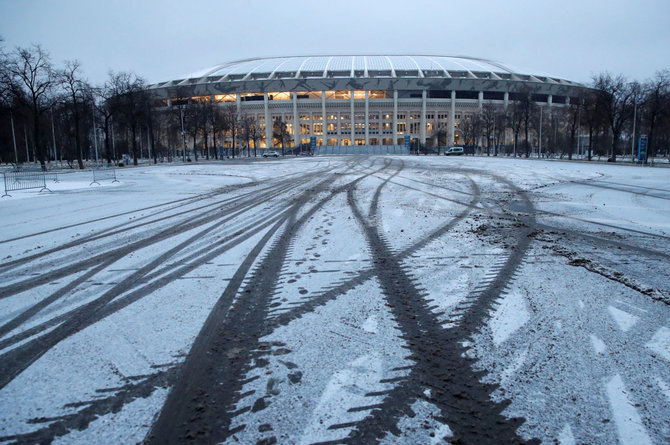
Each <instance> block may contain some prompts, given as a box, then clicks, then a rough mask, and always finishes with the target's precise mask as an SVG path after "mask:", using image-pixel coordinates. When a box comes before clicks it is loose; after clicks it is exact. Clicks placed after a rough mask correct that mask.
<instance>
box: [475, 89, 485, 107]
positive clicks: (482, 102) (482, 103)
mask: <svg viewBox="0 0 670 445" xmlns="http://www.w3.org/2000/svg"><path fill="white" fill-rule="evenodd" d="M477 99H478V100H479V103H478V105H479V111H482V105H484V92H483V91H480V92H479V96H478V97H477Z"/></svg>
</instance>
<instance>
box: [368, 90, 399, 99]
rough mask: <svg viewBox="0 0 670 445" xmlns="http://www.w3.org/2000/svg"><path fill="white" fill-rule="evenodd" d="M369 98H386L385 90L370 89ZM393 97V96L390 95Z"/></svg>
mask: <svg viewBox="0 0 670 445" xmlns="http://www.w3.org/2000/svg"><path fill="white" fill-rule="evenodd" d="M368 97H369V98H370V99H386V97H387V96H386V91H384V90H370V95H369V96H368ZM391 97H393V96H391Z"/></svg>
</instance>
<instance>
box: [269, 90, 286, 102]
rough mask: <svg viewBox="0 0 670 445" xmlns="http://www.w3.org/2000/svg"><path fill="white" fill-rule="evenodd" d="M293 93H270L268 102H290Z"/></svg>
mask: <svg viewBox="0 0 670 445" xmlns="http://www.w3.org/2000/svg"><path fill="white" fill-rule="evenodd" d="M289 99H291V93H290V92H289V91H282V92H274V93H268V100H289Z"/></svg>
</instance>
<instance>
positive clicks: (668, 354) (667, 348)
mask: <svg viewBox="0 0 670 445" xmlns="http://www.w3.org/2000/svg"><path fill="white" fill-rule="evenodd" d="M645 346H647V347H648V348H649V349H651V350H652V351H654V352H655V353H657V354H658V355H660V356H661V357H663V358H664V359H666V360H667V361H669V362H670V329H668V328H666V327H663V328H661V329H659V330H658V331H656V333H655V334H654V336H653V337H652V338H651V340H650V341H649V343H647V344H646V345H645Z"/></svg>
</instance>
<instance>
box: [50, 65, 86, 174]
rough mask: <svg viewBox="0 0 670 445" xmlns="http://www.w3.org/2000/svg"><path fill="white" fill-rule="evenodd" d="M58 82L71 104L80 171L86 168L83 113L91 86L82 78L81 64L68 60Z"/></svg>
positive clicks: (60, 72) (58, 72) (58, 73)
mask: <svg viewBox="0 0 670 445" xmlns="http://www.w3.org/2000/svg"><path fill="white" fill-rule="evenodd" d="M57 76H58V81H59V83H60V85H61V87H62V88H63V90H64V91H65V94H66V95H67V98H68V101H69V102H70V106H71V110H72V117H73V121H74V143H75V144H74V145H75V150H76V156H77V163H78V165H79V168H80V169H83V168H84V162H83V156H82V147H81V113H82V109H81V106H82V103H83V101H84V94H85V92H86V90H87V89H89V85H88V84H87V83H86V81H85V80H84V79H83V78H82V77H81V63H79V61H78V60H68V61H66V62H65V68H63V69H62V70H58V71H57Z"/></svg>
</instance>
